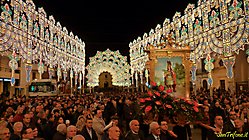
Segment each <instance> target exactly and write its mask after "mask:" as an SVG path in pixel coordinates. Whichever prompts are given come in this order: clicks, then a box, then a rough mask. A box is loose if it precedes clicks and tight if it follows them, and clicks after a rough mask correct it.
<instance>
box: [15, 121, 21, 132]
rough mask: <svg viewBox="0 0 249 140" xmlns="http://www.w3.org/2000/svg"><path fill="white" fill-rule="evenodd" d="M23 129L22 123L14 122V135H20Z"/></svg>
mask: <svg viewBox="0 0 249 140" xmlns="http://www.w3.org/2000/svg"><path fill="white" fill-rule="evenodd" d="M22 128H23V123H22V122H15V123H14V125H13V130H14V132H15V133H21V131H22Z"/></svg>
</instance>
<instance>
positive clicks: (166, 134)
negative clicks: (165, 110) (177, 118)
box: [160, 120, 177, 140]
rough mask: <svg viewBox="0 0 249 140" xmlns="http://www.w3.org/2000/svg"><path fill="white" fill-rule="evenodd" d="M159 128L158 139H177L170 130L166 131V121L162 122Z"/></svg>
mask: <svg viewBox="0 0 249 140" xmlns="http://www.w3.org/2000/svg"><path fill="white" fill-rule="evenodd" d="M160 128H161V134H160V137H161V139H162V140H173V139H176V138H177V135H176V134H175V133H174V132H173V131H172V130H169V129H168V128H169V127H168V122H167V121H165V120H162V121H161V124H160Z"/></svg>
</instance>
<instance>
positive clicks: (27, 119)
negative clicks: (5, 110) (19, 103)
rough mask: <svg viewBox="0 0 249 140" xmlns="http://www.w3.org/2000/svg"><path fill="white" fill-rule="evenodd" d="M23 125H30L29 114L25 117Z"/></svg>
mask: <svg viewBox="0 0 249 140" xmlns="http://www.w3.org/2000/svg"><path fill="white" fill-rule="evenodd" d="M23 123H24V124H29V123H30V115H29V114H25V115H24V117H23Z"/></svg>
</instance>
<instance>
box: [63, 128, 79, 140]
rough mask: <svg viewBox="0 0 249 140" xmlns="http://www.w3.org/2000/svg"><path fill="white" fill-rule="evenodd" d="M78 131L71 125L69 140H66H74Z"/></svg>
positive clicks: (68, 131)
mask: <svg viewBox="0 0 249 140" xmlns="http://www.w3.org/2000/svg"><path fill="white" fill-rule="evenodd" d="M76 133H77V129H76V127H75V126H74V125H70V126H68V127H67V138H66V140H72V139H73V137H74V136H76Z"/></svg>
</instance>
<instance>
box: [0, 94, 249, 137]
mask: <svg viewBox="0 0 249 140" xmlns="http://www.w3.org/2000/svg"><path fill="white" fill-rule="evenodd" d="M142 94H144V93H128V92H122V93H111V92H107V93H104V94H97V93H92V94H84V95H73V96H54V97H52V96H51V97H35V98H29V97H25V96H23V97H14V98H9V97H6V96H4V97H1V99H0V114H1V121H0V139H1V140H26V139H30V140H31V139H32V140H188V139H189V140H191V139H193V138H192V136H193V135H195V134H193V133H192V132H191V126H194V128H196V127H197V128H201V130H202V134H201V135H202V140H206V139H209V140H215V139H232V138H234V139H235V138H236V139H249V136H246V135H248V132H249V127H248V124H249V94H248V92H246V91H244V92H242V93H237V94H236V93H231V91H225V90H219V89H217V90H216V89H215V90H214V91H213V96H210V93H209V91H205V90H203V89H199V90H198V91H197V92H196V95H194V94H192V95H191V99H192V100H195V101H197V102H198V103H199V108H200V111H201V113H202V114H203V116H204V117H203V119H202V121H195V122H186V123H181V122H177V121H176V122H172V121H169V120H168V119H167V117H158V114H144V113H143V111H142V110H141V108H140V105H139V98H140V96H141V95H142ZM234 132H236V134H237V135H236V136H234V137H232V135H229V134H234ZM225 134H227V135H225ZM240 134H241V135H240Z"/></svg>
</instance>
